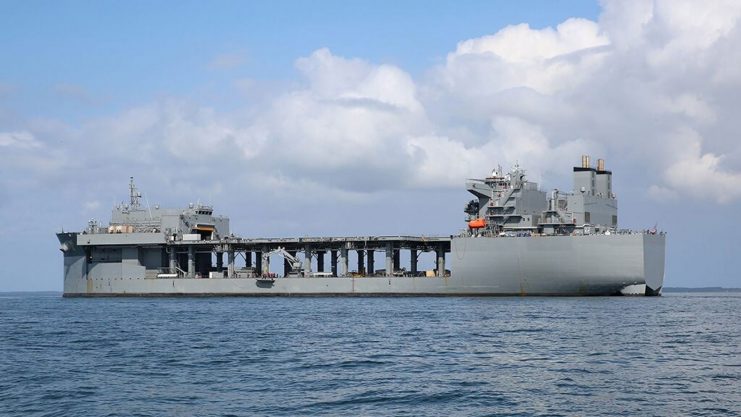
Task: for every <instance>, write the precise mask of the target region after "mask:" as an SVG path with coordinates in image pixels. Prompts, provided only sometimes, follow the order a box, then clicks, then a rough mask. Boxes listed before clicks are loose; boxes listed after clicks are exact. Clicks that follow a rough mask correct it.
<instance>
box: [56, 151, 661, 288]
mask: <svg viewBox="0 0 741 417" xmlns="http://www.w3.org/2000/svg"><path fill="white" fill-rule="evenodd" d="M573 176H574V187H573V190H572V191H571V192H568V193H567V192H561V191H558V190H554V191H552V192H551V193H548V194H546V193H545V192H543V191H540V190H539V189H538V186H537V184H536V183H534V182H530V181H528V180H527V179H526V176H525V172H524V170H522V169H520V167H519V166H515V167H514V168H513V169H512V170H511V171H510V172H508V173H503V171H502V169H501V168H497V169H495V170H494V171H493V172H492V174H491V176H489V177H486V178H483V179H471V180H468V181H467V183H466V186H467V189H468V191H470V192H471V193H472V194H474V196H476V197H477V199H476V200H472V201H470V202H469V203H468V204H467V205H466V207H465V213H466V221H467V226H468V227H467V228H466V229H465V230H463V231H462V232H460V233H458V234H456V235H451V236H437V237H430V236H353V237H301V238H248V237H239V236H235V235H233V234H232V233H230V230H229V219H228V218H227V217H224V216H215V215H214V214H213V213H214V211H213V207H211V206H208V205H203V204H200V203H198V204H189V205H188V206H187V208H183V209H165V208H160V207H159V206H158V205H155V206H154V207H148V206H147V207H144V206H143V205H142V204H141V194H140V193H139V192H138V190H137V189H136V186H135V185H134V181H133V178H131V179H130V182H129V202H128V203H121V204H119V205H117V206H116V207H114V209H113V212H112V215H111V221H110V223H109V225H108V226H100V225H99V224H98V223H97V222H96V221H94V220H91V221H90V222H89V224H88V227H87V229H86V230H84V231H83V232H81V233H70V232H67V233H59V234H57V236H58V238H59V241H60V243H61V248H60V249H61V250H62V252H63V253H64V294H65V296H89V295H93V296H97V295H614V294H627V293H630V294H646V295H657V294H659V292H660V290H661V286H662V283H663V276H664V245H665V235H664V234H663V233H657V232H655V231H645V232H633V231H629V230H622V229H618V223H617V200H616V198H615V194H614V193H613V192H612V179H611V176H612V173H611V172H610V171H607V170H605V169H604V161H602V160H599V161H598V163H597V166H596V167H594V168H593V167H591V166H590V163H589V157H587V156H585V157H583V158H582V164H581V166H579V167H575V168H574V172H573ZM402 251H404V252H407V253H408V266H402V265H401V258H402V257H401V253H402ZM428 252H429V253H433V254H434V257H433V259H434V262H433V265H432V268H429V269H426V270H425V269H423V268H420V267H419V266H420V265H419V257H420V254H422V253H428ZM377 255H382V256H383V258H379V260H381V259H385V262H384V261H381V262H380V263H381V267H380V268H379V267H378V266H377V262H376V258H377ZM276 257H278V258H280V259H282V261H283V273H282V274H278V273H275V272H271V271H274V269H275V268H273V269H271V268H270V262H271V259H274V258H276ZM225 258H226V259H225ZM351 258H352V260H353V261H354V265H352V266H353V267H354V269H351V262H350V260H351Z"/></svg>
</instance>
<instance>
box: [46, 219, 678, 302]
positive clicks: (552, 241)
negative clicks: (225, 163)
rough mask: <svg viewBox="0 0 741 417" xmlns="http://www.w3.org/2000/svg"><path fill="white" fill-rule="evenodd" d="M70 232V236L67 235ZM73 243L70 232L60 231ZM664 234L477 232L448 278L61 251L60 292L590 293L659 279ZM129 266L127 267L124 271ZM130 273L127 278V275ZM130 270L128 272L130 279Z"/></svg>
mask: <svg viewBox="0 0 741 417" xmlns="http://www.w3.org/2000/svg"><path fill="white" fill-rule="evenodd" d="M65 236H67V237H65ZM59 238H60V241H62V243H63V244H64V242H65V241H64V239H67V240H68V241H69V242H72V239H71V238H72V236H71V235H64V236H63V235H59ZM664 245H665V236H664V235H650V234H638V233H637V234H625V235H591V236H548V237H511V238H475V237H459V238H453V239H452V241H451V252H450V253H449V255H448V259H449V261H450V262H451V267H450V270H451V274H450V276H446V277H321V278H320V277H310V278H304V277H286V278H276V279H274V280H269V279H259V278H208V279H204V278H144V277H136V275H137V271H139V270H140V269H142V268H141V267H138V266H136V265H126V264H122V265H121V269H119V270H120V271H123V272H121V273H119V275H120V276H112V275H111V274H110V273H108V274H105V275H106V276H103V275H101V274H96V273H95V269H94V268H91V265H89V264H88V263H87V260H86V257H85V255H84V252H82V251H79V250H76V248H74V247H73V244H72V243H69V246H71V247H72V248H71V249H69V250H68V251H67V252H66V253H65V281H64V296H66V297H75V296H177V295H182V296H232V295H233V296H283V295H287V296H445V295H452V296H455V295H458V296H461V295H475V296H511V295H544V296H588V295H597V296H599V295H618V294H620V293H621V290H622V289H624V288H626V287H630V286H637V285H638V286H640V285H645V286H646V295H658V294H660V291H661V286H662V284H663V278H664ZM127 268H129V269H128V271H130V272H128V273H127V272H126V271H127ZM127 276H128V277H127ZM132 276H133V277H132Z"/></svg>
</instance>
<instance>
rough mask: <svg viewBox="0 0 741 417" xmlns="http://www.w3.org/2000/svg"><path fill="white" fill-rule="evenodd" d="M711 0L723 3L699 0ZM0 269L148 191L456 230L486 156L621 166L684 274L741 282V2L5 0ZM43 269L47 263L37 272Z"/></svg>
mask: <svg viewBox="0 0 741 417" xmlns="http://www.w3.org/2000/svg"><path fill="white" fill-rule="evenodd" d="M700 6H702V7H700ZM2 9H3V13H2V14H1V15H0V27H2V30H0V56H1V57H2V61H1V63H0V151H2V153H3V155H4V156H5V159H6V163H5V164H3V165H2V166H0V177H1V179H0V213H1V215H2V219H3V221H4V223H5V224H6V225H7V226H6V229H5V230H4V231H2V232H0V243H1V244H3V246H4V247H6V248H7V249H6V250H4V251H3V253H2V254H0V290H46V289H60V288H61V254H60V253H59V252H58V250H57V243H56V240H55V238H54V236H53V233H54V232H55V231H57V230H59V229H60V228H61V227H64V228H67V229H81V228H82V227H84V225H85V223H86V222H87V220H88V219H89V218H92V217H95V218H97V219H99V220H101V221H103V222H106V221H107V220H108V217H109V215H110V208H111V206H112V205H113V204H114V203H115V202H117V201H120V200H121V199H123V198H124V197H125V193H126V184H127V182H128V177H129V176H131V175H133V176H135V177H136V178H137V182H138V183H139V184H140V186H141V188H142V189H143V190H144V192H145V194H146V195H147V197H148V199H149V200H150V201H151V202H152V204H154V203H155V202H157V203H160V204H163V205H170V206H181V205H184V204H186V203H188V202H190V201H196V200H201V201H208V202H210V203H213V204H214V205H215V206H216V208H217V211H219V212H221V213H223V214H226V215H229V216H230V217H231V218H232V226H233V230H234V231H235V232H236V233H238V234H241V235H261V236H295V235H309V234H314V235H317V234H334V235H348V234H360V233H378V234H396V233H420V234H442V235H447V234H451V233H455V232H456V231H457V230H458V229H459V228H461V227H462V224H461V222H462V218H463V214H462V207H463V204H464V203H465V202H466V201H468V199H469V196H468V195H467V194H466V192H465V190H464V189H463V180H464V178H466V177H467V176H481V175H484V174H485V173H487V172H488V171H489V170H490V169H491V167H493V166H496V165H497V164H501V165H503V166H505V167H507V166H510V165H512V164H514V163H515V162H519V163H520V164H521V165H523V166H524V167H525V168H527V169H528V172H529V173H530V176H531V178H532V179H535V180H537V181H539V182H540V183H541V184H542V185H543V186H544V188H546V189H549V188H552V187H558V188H560V189H569V188H570V187H571V178H570V167H571V166H572V165H574V164H576V163H578V161H579V158H580V155H581V154H582V153H591V154H592V155H593V157H594V158H596V157H604V158H606V159H607V161H608V167H609V168H611V169H613V171H614V172H615V179H614V181H615V189H616V192H617V193H618V198H619V202H620V223H621V225H622V226H624V227H632V228H647V227H651V226H653V225H654V224H655V223H658V224H659V226H660V228H662V229H665V230H667V231H668V232H669V233H670V235H669V242H668V249H667V255H668V258H667V278H666V281H667V285H674V286H707V285H723V286H741V282H740V280H739V273H738V272H737V271H739V270H741V260H740V259H739V257H737V256H736V255H737V254H738V253H739V250H740V249H741V246H740V244H739V243H738V239H735V238H734V237H735V235H736V234H738V233H734V232H738V231H739V230H740V228H739V227H738V226H737V224H736V223H735V222H734V221H733V220H732V219H734V218H735V217H737V213H738V212H739V209H741V204H740V203H739V200H741V149H740V146H739V141H738V131H739V128H741V117H739V116H741V105H739V104H738V103H737V100H736V97H737V96H738V93H741V77H739V76H738V75H736V74H738V70H737V68H738V67H739V66H741V52H739V51H738V50H737V49H738V48H737V45H738V42H739V41H741V27H740V24H739V16H741V11H740V10H739V6H738V5H737V4H735V3H734V2H722V1H718V2H714V3H712V4H710V5H706V6H703V5H699V3H696V2H692V1H688V2H684V1H664V0H658V1H656V2H640V1H638V2H630V3H625V2H611V1H607V2H604V3H598V2H592V1H568V2H566V1H526V2H505V1H496V2H495V1H488V2H477V1H458V2H430V1H403V2H367V3H358V2H345V1H320V2H309V1H270V2H237V1H235V2H208V3H206V2H165V1H162V2H112V1H111V2H106V1H101V2H64V1H60V2H35V1H28V2H4V3H3V7H2ZM31 269H32V270H33V271H34V273H33V274H29V273H28V271H29V270H31Z"/></svg>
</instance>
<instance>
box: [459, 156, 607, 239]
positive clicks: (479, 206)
mask: <svg viewBox="0 0 741 417" xmlns="http://www.w3.org/2000/svg"><path fill="white" fill-rule="evenodd" d="M573 176H574V188H573V191H572V192H563V191H559V190H553V191H552V192H550V193H549V194H548V195H547V194H546V193H545V192H544V191H541V190H540V189H539V188H538V184H537V183H534V182H531V181H528V180H527V179H526V177H525V171H524V170H522V169H521V168H520V167H519V165H515V167H514V168H513V169H512V171H510V172H508V173H506V174H504V173H502V169H501V167H499V168H498V169H495V170H494V171H493V172H492V174H491V176H489V177H487V178H484V179H470V180H468V181H467V183H466V187H467V189H468V191H469V192H471V193H472V194H473V195H475V196H476V197H478V199H477V200H471V201H470V202H469V203H468V204H467V205H466V208H465V210H464V211H465V212H466V214H467V215H468V217H467V220H468V225H469V228H470V229H471V230H472V231H475V233H476V234H481V235H485V236H497V235H508V234H512V233H529V234H540V235H549V236H550V235H572V234H579V235H583V234H592V233H604V232H606V231H613V232H614V231H616V230H617V227H618V223H617V222H618V217H617V199H616V198H615V194H614V193H613V192H612V172H611V171H607V170H605V162H604V160H603V159H599V160H598V161H597V167H596V168H594V167H591V166H590V163H589V156H587V155H584V156H582V165H581V166H579V167H574V174H573Z"/></svg>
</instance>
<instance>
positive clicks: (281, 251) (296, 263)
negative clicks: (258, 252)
mask: <svg viewBox="0 0 741 417" xmlns="http://www.w3.org/2000/svg"><path fill="white" fill-rule="evenodd" d="M276 254H277V255H280V256H282V257H283V258H284V259H286V260H287V261H288V263H289V264H290V265H291V271H292V272H294V273H297V274H298V275H301V274H302V273H303V268H302V263H301V261H300V260H299V259H298V258H297V257H295V256H293V255H291V254H290V253H289V252H288V251H287V250H286V249H285V248H284V247H282V246H280V247H278V249H275V250H271V251H270V252H266V253H263V254H262V262H263V265H265V264H267V262H268V258H270V256H271V255H276Z"/></svg>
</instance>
